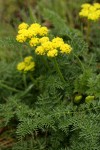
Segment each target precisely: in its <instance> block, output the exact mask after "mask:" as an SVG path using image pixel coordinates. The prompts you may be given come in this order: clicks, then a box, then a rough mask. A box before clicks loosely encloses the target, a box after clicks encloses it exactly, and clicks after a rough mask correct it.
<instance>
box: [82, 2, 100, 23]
mask: <svg viewBox="0 0 100 150" xmlns="http://www.w3.org/2000/svg"><path fill="white" fill-rule="evenodd" d="M79 15H80V16H81V17H86V18H87V19H89V20H93V21H95V20H98V19H99V18H100V4H99V3H94V4H93V5H91V4H88V3H87V4H83V5H82V10H81V11H80V12H79Z"/></svg>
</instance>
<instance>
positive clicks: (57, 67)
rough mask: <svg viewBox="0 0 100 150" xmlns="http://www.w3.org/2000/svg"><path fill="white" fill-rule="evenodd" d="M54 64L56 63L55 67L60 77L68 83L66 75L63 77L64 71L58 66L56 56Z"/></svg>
mask: <svg viewBox="0 0 100 150" xmlns="http://www.w3.org/2000/svg"><path fill="white" fill-rule="evenodd" d="M54 64H55V69H56V71H57V72H58V74H59V77H60V79H61V80H62V81H63V82H64V83H66V81H65V79H64V77H63V75H62V73H61V71H60V68H59V66H58V63H57V61H56V58H54Z"/></svg>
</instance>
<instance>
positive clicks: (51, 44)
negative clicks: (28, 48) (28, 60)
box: [35, 37, 72, 57]
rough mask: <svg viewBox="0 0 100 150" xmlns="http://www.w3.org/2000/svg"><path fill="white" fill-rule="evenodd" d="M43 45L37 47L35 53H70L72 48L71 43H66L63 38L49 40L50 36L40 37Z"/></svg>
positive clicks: (52, 54) (51, 54) (49, 55)
mask: <svg viewBox="0 0 100 150" xmlns="http://www.w3.org/2000/svg"><path fill="white" fill-rule="evenodd" d="M39 41H40V43H41V45H40V46H38V47H37V48H36V49H35V53H36V54H38V55H47V56H48V57H55V56H57V55H58V54H59V53H66V54H68V53H70V52H71V50H72V48H71V46H70V45H68V44H65V43H64V41H63V39H62V38H60V37H56V38H54V39H52V41H50V40H49V38H48V37H43V38H40V40H39Z"/></svg>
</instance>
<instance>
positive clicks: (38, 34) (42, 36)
mask: <svg viewBox="0 0 100 150" xmlns="http://www.w3.org/2000/svg"><path fill="white" fill-rule="evenodd" d="M18 29H19V30H18V35H17V37H16V40H17V41H18V42H21V43H22V42H25V41H26V40H27V39H29V44H30V46H31V47H35V48H36V49H35V53H36V54H37V55H46V56H48V57H55V56H57V55H58V54H59V53H66V54H68V53H70V52H71V50H72V48H71V46H70V45H68V44H66V43H64V41H63V39H62V38H60V37H56V38H53V39H52V40H50V39H49V37H48V36H47V34H48V29H47V27H41V25H40V24H37V23H34V24H32V25H30V26H29V25H28V24H26V23H22V24H20V25H19V27H18Z"/></svg>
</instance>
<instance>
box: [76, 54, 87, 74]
mask: <svg viewBox="0 0 100 150" xmlns="http://www.w3.org/2000/svg"><path fill="white" fill-rule="evenodd" d="M73 54H74V56H75V57H76V58H77V60H78V62H79V63H80V66H81V68H82V70H83V72H84V70H85V68H84V66H83V63H82V62H81V60H80V59H79V57H78V56H77V55H76V54H75V53H73Z"/></svg>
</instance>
